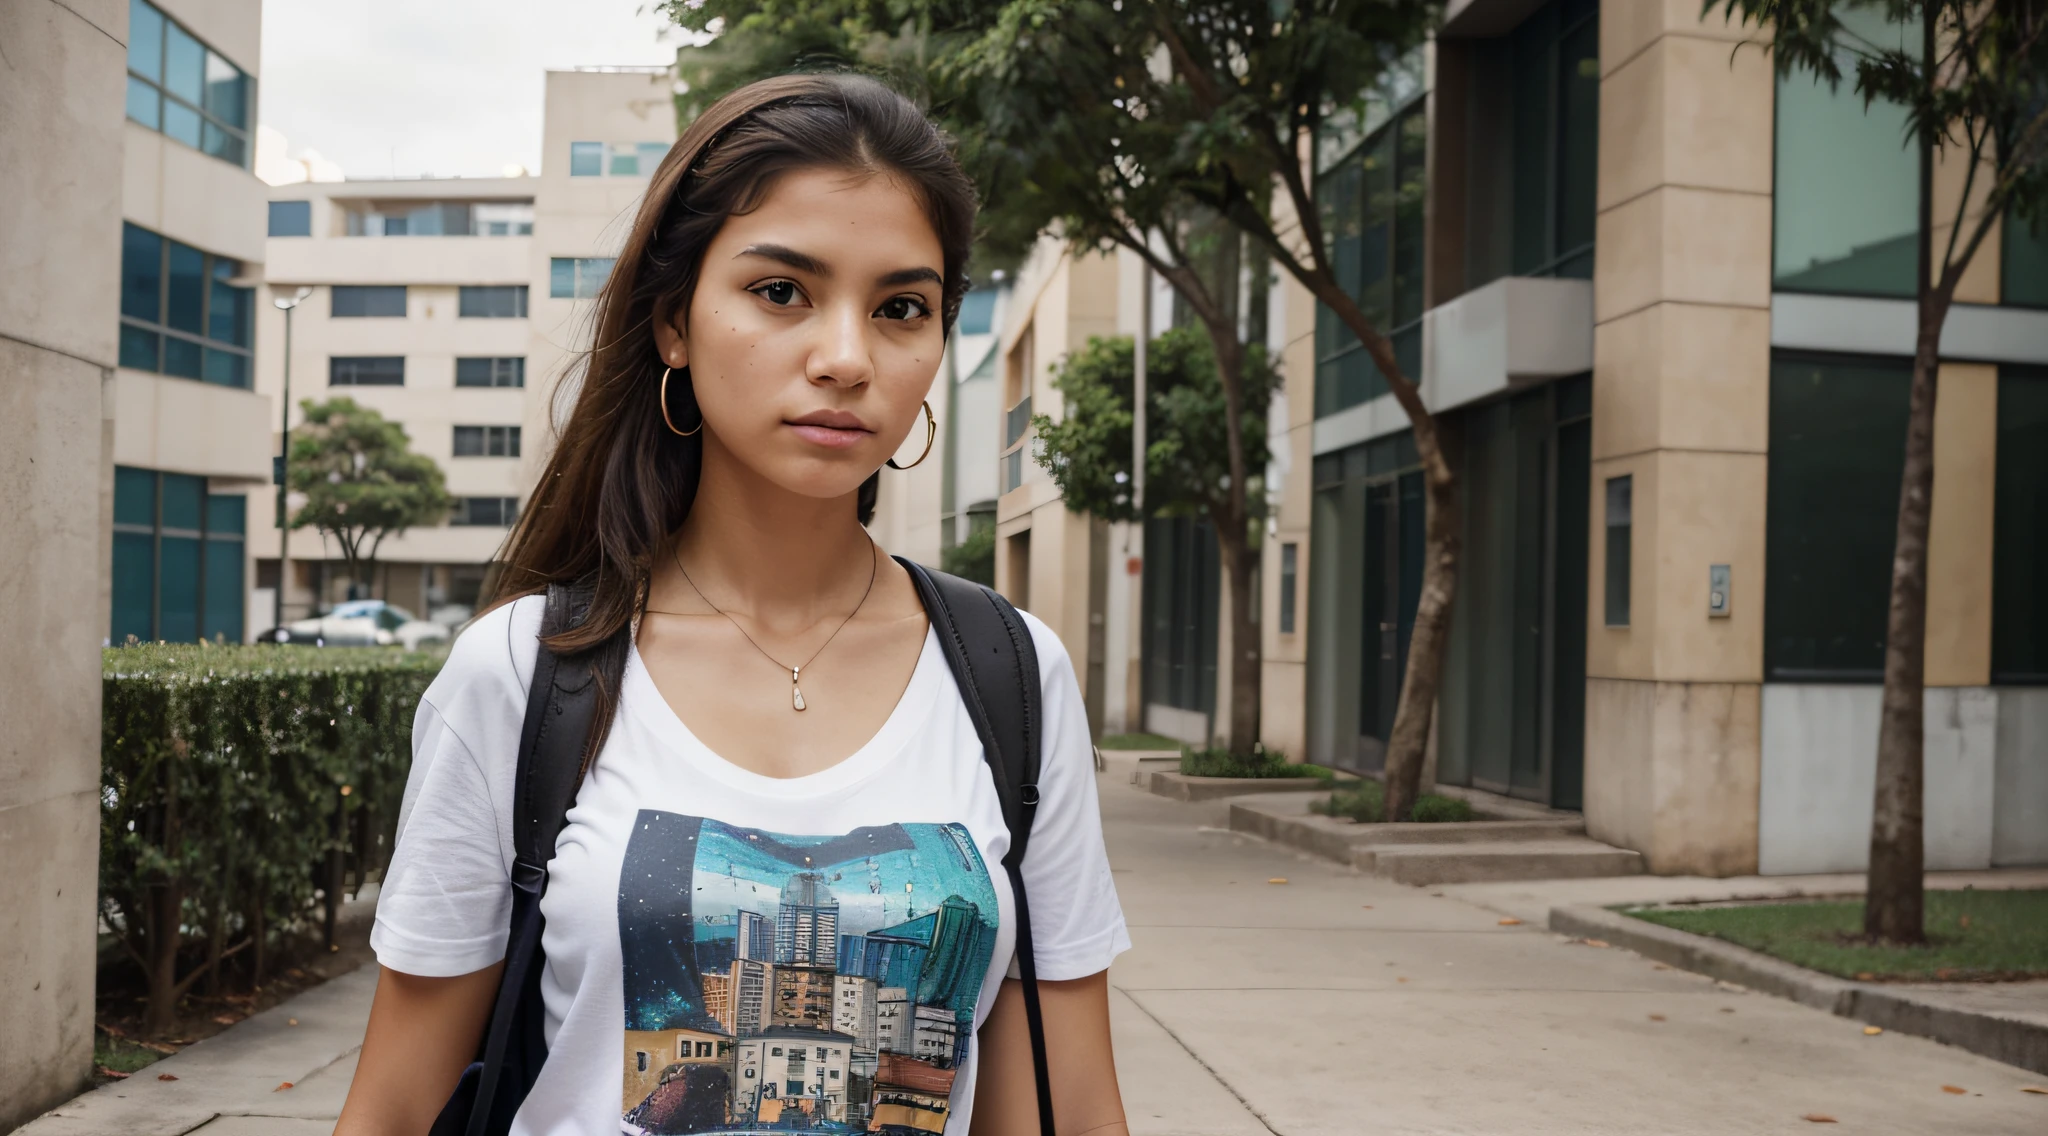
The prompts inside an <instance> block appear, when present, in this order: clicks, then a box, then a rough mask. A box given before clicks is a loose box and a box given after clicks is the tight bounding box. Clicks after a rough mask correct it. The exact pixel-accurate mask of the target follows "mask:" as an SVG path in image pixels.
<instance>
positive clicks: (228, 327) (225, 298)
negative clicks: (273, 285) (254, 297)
mask: <svg viewBox="0 0 2048 1136" xmlns="http://www.w3.org/2000/svg"><path fill="white" fill-rule="evenodd" d="M213 263H214V267H215V269H216V271H215V273H214V276H215V279H214V281H213V284H212V292H213V294H212V295H211V296H210V297H209V298H208V300H207V311H206V334H207V335H208V336H209V337H211V338H213V339H217V340H219V341H220V342H222V343H232V344H234V345H235V346H237V347H247V346H249V338H250V337H249V332H250V324H251V323H252V322H254V321H252V320H251V319H250V318H249V309H250V306H251V302H252V301H251V297H250V295H249V289H247V288H237V287H235V286H234V285H233V284H229V283H227V282H226V281H225V280H222V279H219V276H220V273H219V271H218V269H219V268H220V267H221V266H222V265H225V264H228V263H229V262H228V261H222V260H216V261H214V262H213Z"/></svg>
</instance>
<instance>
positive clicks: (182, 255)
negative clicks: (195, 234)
mask: <svg viewBox="0 0 2048 1136" xmlns="http://www.w3.org/2000/svg"><path fill="white" fill-rule="evenodd" d="M240 271H241V264H240V263H239V262H237V261H233V260H229V259H228V258H226V257H218V256H213V255H211V254H209V253H205V252H202V251H200V250H199V249H195V248H193V247H192V246H190V245H185V244H180V243H178V242H177V241H167V240H165V239H164V238H162V237H160V236H158V235H157V234H155V233H152V232H150V231H149V230H147V229H144V228H141V227H140V226H137V225H132V224H128V225H123V226H122V230H121V335H120V345H121V353H120V362H121V366H123V367H131V368H134V369H136V370H141V371H156V372H158V373H160V374H165V375H177V376H179V377H182V378H188V379H203V380H205V381H207V382H212V383H219V384H221V385H223V386H233V387H242V388H247V387H248V386H249V384H250V377H249V351H250V347H251V346H252V345H253V343H254V342H255V320H254V318H253V308H254V304H255V300H254V296H255V293H254V292H253V290H251V289H249V288H244V287H240V286H238V285H236V284H234V283H232V281H233V280H234V278H235V275H236V274H237V273H238V272H240Z"/></svg>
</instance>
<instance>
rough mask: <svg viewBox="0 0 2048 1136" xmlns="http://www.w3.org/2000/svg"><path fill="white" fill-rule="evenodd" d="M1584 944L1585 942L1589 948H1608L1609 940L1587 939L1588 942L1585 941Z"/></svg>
mask: <svg viewBox="0 0 2048 1136" xmlns="http://www.w3.org/2000/svg"><path fill="white" fill-rule="evenodd" d="M1584 942H1585V944H1586V945H1587V946H1589V947H1605V946H1607V940H1605V939H1586V940H1584Z"/></svg>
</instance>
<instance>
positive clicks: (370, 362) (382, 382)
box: [327, 355, 405, 387]
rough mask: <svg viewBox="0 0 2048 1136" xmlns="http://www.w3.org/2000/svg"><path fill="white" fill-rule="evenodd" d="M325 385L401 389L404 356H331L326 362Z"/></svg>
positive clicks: (403, 376) (403, 383)
mask: <svg viewBox="0 0 2048 1136" xmlns="http://www.w3.org/2000/svg"><path fill="white" fill-rule="evenodd" d="M327 385H328V386H331V387H402V386H404V385H405V356H403V355H336V356H333V357H332V358H330V359H328V360H327Z"/></svg>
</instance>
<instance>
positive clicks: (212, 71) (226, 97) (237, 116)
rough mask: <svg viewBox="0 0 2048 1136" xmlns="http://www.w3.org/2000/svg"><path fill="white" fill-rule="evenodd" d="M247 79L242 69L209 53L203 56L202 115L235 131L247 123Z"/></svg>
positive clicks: (246, 126) (244, 128)
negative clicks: (203, 109) (211, 117)
mask: <svg viewBox="0 0 2048 1136" xmlns="http://www.w3.org/2000/svg"><path fill="white" fill-rule="evenodd" d="M248 86H249V81H248V77H247V76H245V75H243V74H242V69H241V68H239V67H237V66H235V65H234V64H232V63H229V62H228V61H227V60H225V59H222V58H221V57H220V56H218V55H216V54H214V53H213V52H211V51H209V52H207V53H206V101H205V103H203V104H202V105H203V106H204V107H205V109H206V113H208V114H210V115H212V116H213V117H215V118H217V119H220V120H221V121H222V122H224V123H226V124H227V125H229V126H232V127H234V128H235V129H237V130H246V129H247V128H248V126H249V121H248Z"/></svg>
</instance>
